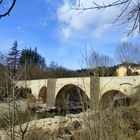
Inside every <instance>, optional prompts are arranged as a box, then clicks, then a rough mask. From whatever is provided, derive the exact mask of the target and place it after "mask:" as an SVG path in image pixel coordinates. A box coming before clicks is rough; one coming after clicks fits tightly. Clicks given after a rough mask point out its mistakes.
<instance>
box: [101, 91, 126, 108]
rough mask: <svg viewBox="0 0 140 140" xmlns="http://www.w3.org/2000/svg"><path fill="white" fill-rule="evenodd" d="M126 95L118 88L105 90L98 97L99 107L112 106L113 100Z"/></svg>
mask: <svg viewBox="0 0 140 140" xmlns="http://www.w3.org/2000/svg"><path fill="white" fill-rule="evenodd" d="M122 97H127V96H126V95H125V94H124V93H123V92H121V91H119V90H109V91H106V92H105V93H104V94H103V95H102V96H101V98H100V107H101V109H106V108H110V107H112V106H113V103H114V100H115V99H117V98H122Z"/></svg>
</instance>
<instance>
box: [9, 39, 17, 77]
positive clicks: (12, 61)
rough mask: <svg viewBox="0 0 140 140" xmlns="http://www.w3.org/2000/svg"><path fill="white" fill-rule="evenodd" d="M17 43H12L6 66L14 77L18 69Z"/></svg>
mask: <svg viewBox="0 0 140 140" xmlns="http://www.w3.org/2000/svg"><path fill="white" fill-rule="evenodd" d="M17 47H18V42H17V41H15V42H14V43H13V46H12V48H11V49H10V51H9V53H8V57H7V63H8V66H9V68H10V70H11V72H12V75H13V76H15V73H16V71H17V69H18V68H19V55H20V51H19V50H18V48H17Z"/></svg>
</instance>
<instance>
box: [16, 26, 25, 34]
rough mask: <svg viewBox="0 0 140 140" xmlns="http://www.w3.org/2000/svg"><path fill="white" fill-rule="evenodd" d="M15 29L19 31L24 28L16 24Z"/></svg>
mask: <svg viewBox="0 0 140 140" xmlns="http://www.w3.org/2000/svg"><path fill="white" fill-rule="evenodd" d="M16 29H17V30H18V31H19V32H24V31H25V30H24V29H23V28H22V27H21V26H19V25H18V26H16Z"/></svg>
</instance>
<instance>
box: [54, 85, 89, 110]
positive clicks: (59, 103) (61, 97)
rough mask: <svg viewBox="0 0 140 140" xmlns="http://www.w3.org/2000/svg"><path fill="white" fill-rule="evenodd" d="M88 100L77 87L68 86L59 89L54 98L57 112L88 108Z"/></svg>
mask: <svg viewBox="0 0 140 140" xmlns="http://www.w3.org/2000/svg"><path fill="white" fill-rule="evenodd" d="M89 103H90V101H89V98H88V96H87V95H86V94H85V92H84V91H83V90H82V89H81V88H80V87H78V86H76V85H73V84H69V85H65V86H64V87H62V88H61V89H60V91H59V92H58V94H57V96H56V100H55V107H56V108H57V109H59V110H66V111H69V110H71V109H75V110H76V109H81V110H82V111H84V110H86V109H87V108H89Z"/></svg>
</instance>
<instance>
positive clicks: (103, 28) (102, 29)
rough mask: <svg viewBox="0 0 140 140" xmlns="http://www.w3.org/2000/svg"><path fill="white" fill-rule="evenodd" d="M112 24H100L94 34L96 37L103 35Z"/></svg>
mask: <svg viewBox="0 0 140 140" xmlns="http://www.w3.org/2000/svg"><path fill="white" fill-rule="evenodd" d="M111 26H112V25H111V24H105V25H103V26H99V27H97V28H96V29H95V31H94V33H93V35H94V36H95V37H101V36H102V35H103V34H104V33H105V32H106V31H107V30H108V29H109V28H111Z"/></svg>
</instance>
